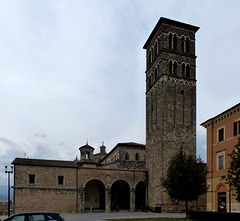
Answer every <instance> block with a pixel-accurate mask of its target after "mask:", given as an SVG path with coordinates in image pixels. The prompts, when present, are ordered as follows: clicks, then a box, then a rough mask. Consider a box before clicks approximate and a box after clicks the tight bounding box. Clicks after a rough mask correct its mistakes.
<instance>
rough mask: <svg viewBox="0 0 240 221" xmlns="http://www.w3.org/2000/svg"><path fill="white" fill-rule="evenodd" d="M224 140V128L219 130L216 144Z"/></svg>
mask: <svg viewBox="0 0 240 221" xmlns="http://www.w3.org/2000/svg"><path fill="white" fill-rule="evenodd" d="M223 140H224V128H221V129H219V130H218V142H221V141H223Z"/></svg>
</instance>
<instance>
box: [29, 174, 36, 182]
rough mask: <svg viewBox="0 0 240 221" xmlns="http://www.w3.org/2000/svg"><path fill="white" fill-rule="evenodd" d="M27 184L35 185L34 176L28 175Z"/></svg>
mask: <svg viewBox="0 0 240 221" xmlns="http://www.w3.org/2000/svg"><path fill="white" fill-rule="evenodd" d="M29 184H35V175H34V174H29Z"/></svg>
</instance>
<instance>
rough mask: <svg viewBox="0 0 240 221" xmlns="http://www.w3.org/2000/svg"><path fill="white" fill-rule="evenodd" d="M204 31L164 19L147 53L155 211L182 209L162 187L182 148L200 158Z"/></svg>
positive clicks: (148, 136)
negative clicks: (199, 43) (199, 74)
mask: <svg viewBox="0 0 240 221" xmlns="http://www.w3.org/2000/svg"><path fill="white" fill-rule="evenodd" d="M198 29H199V27H196V26H192V25H189V24H184V23H181V22H178V21H174V20H170V19H166V18H160V19H159V21H158V23H157V24H156V26H155V28H154V29H153V31H152V33H151V34H150V36H149V38H148V39H147V41H146V43H145V44H144V46H143V48H144V49H146V72H145V73H146V166H147V169H148V200H147V201H148V207H149V209H150V210H153V211H154V210H159V209H160V208H161V209H162V210H164V211H170V210H178V209H177V208H176V204H175V203H172V202H171V200H170V199H169V197H168V195H167V194H166V192H165V190H164V189H163V187H162V186H161V178H162V177H164V176H165V174H166V171H167V168H168V162H169V159H170V158H171V157H172V156H173V155H174V154H175V153H176V152H177V151H178V150H179V149H180V147H182V148H183V149H184V150H185V151H186V152H187V153H192V154H194V155H195V154H196V55H195V33H196V32H197V31H198Z"/></svg>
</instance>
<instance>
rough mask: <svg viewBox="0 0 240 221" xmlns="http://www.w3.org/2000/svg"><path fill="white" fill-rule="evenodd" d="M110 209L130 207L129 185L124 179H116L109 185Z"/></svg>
mask: <svg viewBox="0 0 240 221" xmlns="http://www.w3.org/2000/svg"><path fill="white" fill-rule="evenodd" d="M111 209H112V210H118V209H127V210H129V209H130V187H129V185H128V183H127V182H126V181H124V180H118V181H116V182H114V183H113V185H112V187H111Z"/></svg>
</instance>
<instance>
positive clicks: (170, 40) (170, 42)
mask: <svg viewBox="0 0 240 221" xmlns="http://www.w3.org/2000/svg"><path fill="white" fill-rule="evenodd" d="M168 43H169V48H170V49H172V48H173V44H172V33H170V34H169V36H168Z"/></svg>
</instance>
